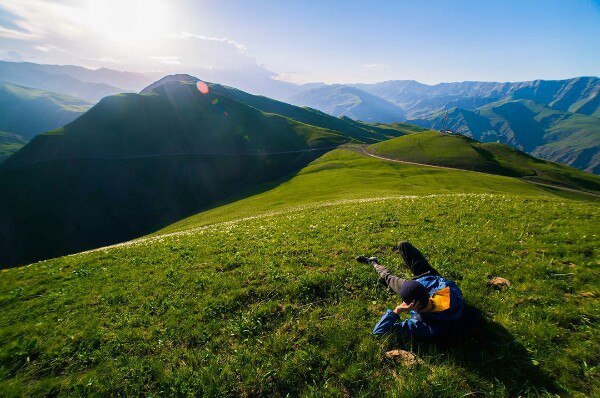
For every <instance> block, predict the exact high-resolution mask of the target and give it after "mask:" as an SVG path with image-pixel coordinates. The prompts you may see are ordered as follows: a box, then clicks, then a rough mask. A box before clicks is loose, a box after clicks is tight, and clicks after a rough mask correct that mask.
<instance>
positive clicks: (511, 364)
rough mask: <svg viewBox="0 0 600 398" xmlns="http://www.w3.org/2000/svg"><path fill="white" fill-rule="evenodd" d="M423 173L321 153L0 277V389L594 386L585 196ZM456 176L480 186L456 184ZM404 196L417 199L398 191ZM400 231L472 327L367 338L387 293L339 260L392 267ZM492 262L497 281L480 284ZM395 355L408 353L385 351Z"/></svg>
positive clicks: (392, 393)
mask: <svg viewBox="0 0 600 398" xmlns="http://www.w3.org/2000/svg"><path fill="white" fill-rule="evenodd" d="M344 171H345V173H343V172H344ZM423 171H424V170H423V168H419V167H413V166H405V165H395V164H389V163H385V162H379V161H377V160H374V159H370V158H364V157H360V156H359V155H357V154H355V153H352V152H346V151H336V152H334V153H331V154H328V155H327V156H326V157H325V158H324V159H320V160H319V161H317V162H315V163H313V164H312V165H311V166H309V167H308V168H306V169H305V170H304V171H303V172H302V173H301V174H299V175H298V176H297V177H295V178H293V179H292V180H290V181H289V182H287V183H286V184H282V185H280V186H279V187H278V188H276V189H274V190H273V191H272V192H268V193H264V194H262V195H258V196H257V197H255V198H252V199H247V200H244V201H241V202H239V203H237V204H233V205H229V206H226V207H224V208H223V209H221V212H219V211H220V210H219V209H217V210H214V211H212V212H207V213H204V214H203V215H202V214H201V215H200V216H199V217H198V218H197V219H195V220H194V219H190V220H188V223H187V225H185V224H184V223H181V224H179V225H178V226H175V227H174V228H171V230H172V231H174V230H177V229H182V228H184V227H185V229H184V230H183V231H180V232H176V233H174V234H170V235H169V234H167V235H162V236H155V237H149V238H143V239H140V240H137V241H134V242H132V243H131V244H127V245H120V246H118V247H114V248H106V249H100V250H97V251H94V252H90V253H84V254H79V255H74V256H69V257H63V258H58V259H55V260H49V261H46V262H43V263H38V264H33V265H31V266H29V267H23V268H15V269H10V270H6V271H4V272H1V273H0V306H1V308H2V317H0V391H2V392H3V394H4V395H5V396H39V395H44V394H47V393H48V392H52V394H53V395H57V396H68V395H110V396H119V395H120V396H129V395H138V394H139V393H140V392H141V391H143V392H144V395H148V396H150V395H163V394H166V393H167V392H168V394H169V395H173V396H227V397H237V396H273V397H285V396H288V395H289V396H300V395H304V396H314V397H317V396H318V397H321V396H364V397H372V396H389V397H406V396H423V395H425V396H435V397H456V396H464V395H469V394H470V395H482V396H483V395H485V396H497V397H507V396H527V395H529V394H532V395H537V394H543V393H544V391H552V392H562V394H563V395H576V394H583V395H590V396H593V395H594V394H595V393H597V392H598V384H597V380H596V379H595V378H594V377H591V376H590V377H581V374H582V372H588V374H591V375H593V374H592V373H589V372H591V371H589V370H586V368H583V370H582V365H581V364H582V362H585V363H594V362H593V361H594V358H595V353H596V352H597V351H598V346H599V344H600V342H599V341H598V334H597V333H596V331H597V327H598V325H597V320H596V318H595V315H594V314H595V302H596V301H595V299H594V298H593V293H590V292H593V291H594V289H595V284H596V281H597V280H598V277H600V275H599V274H598V268H597V265H596V264H595V262H596V261H597V258H598V257H597V254H598V253H597V248H598V247H600V241H599V239H598V237H597V234H596V231H597V225H598V207H597V205H595V204H591V203H586V202H572V201H568V200H567V201H565V200H563V199H561V198H556V197H552V196H548V195H537V194H538V192H539V191H538V190H537V189H536V188H535V187H530V186H528V185H526V184H525V183H523V182H520V181H517V180H514V179H510V178H507V177H496V176H485V175H483V176H480V175H476V174H473V173H466V172H455V171H447V170H429V169H428V170H426V171H425V172H423ZM368 173H371V174H372V178H369V177H368V175H365V174H368ZM471 178H473V179H471ZM420 179H425V182H423V184H422V185H414V184H418V181H419V180H420ZM402 180H404V181H402ZM459 181H462V182H463V183H464V191H466V192H469V191H472V192H488V193H473V194H468V193H467V194H464V193H461V194H456V193H455V192H457V191H458V190H457V189H453V188H452V186H453V185H455V186H456V185H457V184H458V183H459ZM434 183H437V187H438V188H437V189H436V188H435V186H431V185H432V184H434ZM484 183H485V184H486V185H485V186H484V187H480V186H479V185H480V184H484ZM411 187H412V189H411ZM340 190H341V192H340ZM499 192H504V193H499ZM515 192H521V193H526V194H527V195H531V196H523V195H520V194H515ZM415 193H418V194H427V193H430V194H433V195H423V196H416V197H407V196H402V195H403V194H415ZM392 195H394V197H389V196H392ZM386 197H387V198H386ZM292 198H293V200H292ZM288 200H292V203H290V205H289V206H288V205H286V204H285V203H283V201H288ZM267 209H268V210H271V211H270V212H267V213H264V212H263V210H267ZM242 215H244V216H246V217H250V218H246V219H239V217H240V216H242ZM219 219H221V220H227V222H224V223H214V222H215V221H218V220H219ZM208 220H212V221H213V223H212V225H209V226H207V227H206V228H202V229H198V228H197V227H198V226H200V225H202V224H203V222H205V221H208ZM402 239H410V240H411V241H412V242H413V243H414V244H415V245H417V246H419V247H420V248H423V249H424V251H425V254H426V255H427V257H428V258H430V260H431V262H432V264H433V265H434V266H435V267H436V268H437V269H438V270H439V271H440V272H442V273H443V274H445V275H447V276H449V277H451V278H452V279H454V280H456V281H457V282H458V283H459V285H460V286H461V288H462V289H463V292H464V295H465V297H466V299H467V301H468V302H469V303H471V304H474V305H476V306H477V307H478V308H480V309H481V311H482V312H483V313H484V314H485V317H486V319H488V320H489V322H490V323H488V324H487V325H486V326H485V328H484V329H483V330H482V331H479V332H478V333H477V334H476V336H475V337H474V339H473V340H470V341H468V342H467V343H464V344H460V343H456V342H454V344H453V345H450V346H448V345H441V346H436V345H434V346H420V347H418V346H415V347H412V348H411V346H410V345H407V344H403V343H402V342H400V341H396V340H394V339H374V338H372V337H371V335H370V332H371V329H372V327H373V325H374V323H375V322H376V321H377V320H378V319H379V317H380V315H381V314H382V313H383V311H384V310H385V309H386V308H390V307H393V306H394V305H396V304H397V303H398V297H397V296H394V295H393V294H391V293H389V291H388V290H387V289H385V288H384V287H383V286H382V285H381V284H380V283H378V281H377V279H376V277H375V273H374V271H373V270H372V268H371V267H369V266H366V265H361V264H358V263H356V262H355V261H354V256H355V255H357V254H361V253H366V254H376V255H378V256H380V258H381V261H382V262H383V263H384V264H387V265H388V266H390V268H392V269H393V270H394V271H395V272H399V273H401V274H402V275H406V273H404V272H403V271H402V268H401V267H400V263H401V261H400V258H399V256H398V255H397V254H394V253H393V252H392V248H393V245H394V244H396V243H397V242H398V241H399V240H402ZM492 275H493V276H496V275H500V276H503V277H506V278H508V279H510V281H511V282H512V287H511V288H510V289H508V290H506V291H503V292H494V291H491V290H489V289H488V288H486V286H485V282H486V280H487V278H488V277H489V276H492ZM406 276H408V275H406ZM590 294H591V296H590ZM394 348H404V349H413V350H414V352H415V353H416V354H417V355H418V356H419V357H420V358H421V359H422V360H423V361H424V364H423V365H417V366H414V367H406V366H402V365H399V364H396V363H394V362H392V361H388V360H386V359H385V358H384V356H383V352H385V351H387V350H389V349H394Z"/></svg>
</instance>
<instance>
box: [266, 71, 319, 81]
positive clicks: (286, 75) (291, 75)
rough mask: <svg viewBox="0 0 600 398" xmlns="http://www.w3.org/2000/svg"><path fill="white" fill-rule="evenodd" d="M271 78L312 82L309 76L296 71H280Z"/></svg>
mask: <svg viewBox="0 0 600 398" xmlns="http://www.w3.org/2000/svg"><path fill="white" fill-rule="evenodd" d="M272 79H273V80H279V81H281V82H286V83H295V84H304V83H311V82H314V79H313V78H312V77H310V76H306V75H302V74H300V73H297V72H282V73H279V74H277V75H275V76H273V77H272Z"/></svg>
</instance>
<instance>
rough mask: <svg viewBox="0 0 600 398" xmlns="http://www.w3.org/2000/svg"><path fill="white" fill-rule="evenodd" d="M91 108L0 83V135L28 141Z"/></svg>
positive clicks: (84, 103)
mask: <svg viewBox="0 0 600 398" xmlns="http://www.w3.org/2000/svg"><path fill="white" fill-rule="evenodd" d="M91 106H92V103H91V102H89V101H85V100H81V99H78V98H74V97H69V96H66V95H60V94H56V93H53V92H50V91H43V90H37V89H33V88H30V87H23V86H17V85H15V84H10V83H3V82H0V131H9V132H11V133H15V134H18V135H20V136H22V137H24V138H25V139H28V140H29V139H31V138H33V137H35V136H36V135H37V134H39V133H41V132H44V131H48V130H52V129H55V128H57V127H61V126H63V125H65V124H67V123H69V122H71V121H73V120H74V119H75V118H77V117H79V116H80V115H81V114H83V113H84V112H85V111H86V110H88V109H89V108H90V107H91Z"/></svg>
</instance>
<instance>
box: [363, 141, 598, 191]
mask: <svg viewBox="0 0 600 398" xmlns="http://www.w3.org/2000/svg"><path fill="white" fill-rule="evenodd" d="M369 150H370V151H372V152H374V153H376V154H378V155H381V156H385V157H389V158H392V159H399V160H406V161H409V162H417V163H426V164H434V165H440V166H448V167H456V168H461V169H467V170H475V171H482V172H486V173H495V174H503V175H509V176H515V177H526V178H530V179H533V180H536V181H540V182H544V183H551V184H558V185H565V186H568V187H572V188H580V189H587V190H591V191H600V177H597V176H595V175H593V174H589V173H585V172H582V171H580V170H577V169H575V168H572V167H569V166H566V165H562V164H558V163H553V162H548V161H545V160H541V159H536V158H534V157H532V156H529V155H527V154H525V153H523V152H520V151H518V150H516V149H514V148H510V147H508V146H506V145H502V144H497V143H480V142H477V141H474V140H472V139H470V138H467V137H463V136H450V135H445V134H441V133H437V132H433V131H430V132H425V133H420V134H412V135H407V136H404V137H398V138H395V139H392V140H388V141H384V142H381V143H378V144H375V145H372V146H370V147H369Z"/></svg>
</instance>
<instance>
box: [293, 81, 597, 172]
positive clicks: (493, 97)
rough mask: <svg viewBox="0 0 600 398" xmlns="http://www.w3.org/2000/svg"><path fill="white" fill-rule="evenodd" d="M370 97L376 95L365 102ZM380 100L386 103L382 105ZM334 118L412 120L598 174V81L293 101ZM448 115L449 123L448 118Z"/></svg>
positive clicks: (304, 95)
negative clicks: (499, 143) (504, 145)
mask: <svg viewBox="0 0 600 398" xmlns="http://www.w3.org/2000/svg"><path fill="white" fill-rule="evenodd" d="M367 94H370V96H367ZM375 98H378V99H380V100H383V101H378V100H376V99H375ZM289 101H290V102H291V103H293V104H296V105H301V106H310V107H312V108H315V109H319V110H322V111H324V112H328V113H331V114H333V115H335V116H348V117H351V118H354V119H359V120H367V121H370V122H373V121H381V122H383V121H385V122H389V121H390V119H393V118H394V117H396V120H399V121H407V122H408V123H413V124H418V125H421V126H425V127H431V128H436V129H441V128H450V129H453V130H455V131H457V132H460V133H462V134H465V135H467V136H470V137H473V138H476V139H478V140H483V141H494V142H495V141H498V142H502V143H507V144H509V145H512V146H514V147H516V148H519V149H521V150H524V151H527V152H529V153H532V154H535V155H537V156H541V157H543V158H545V159H549V160H554V161H559V162H563V163H566V164H569V165H573V166H575V167H578V168H581V169H583V170H587V171H590V172H594V173H599V172H600V79H598V78H597V77H579V78H573V79H566V80H550V81H545V80H535V81H529V82H520V83H494V82H462V83H441V84H436V85H432V86H430V85H426V84H422V83H419V82H416V81H413V80H398V81H387V82H382V83H375V84H353V85H326V86H320V87H317V88H312V89H308V90H304V91H302V92H300V93H299V94H295V95H293V96H291V97H289ZM446 113H447V117H446Z"/></svg>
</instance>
